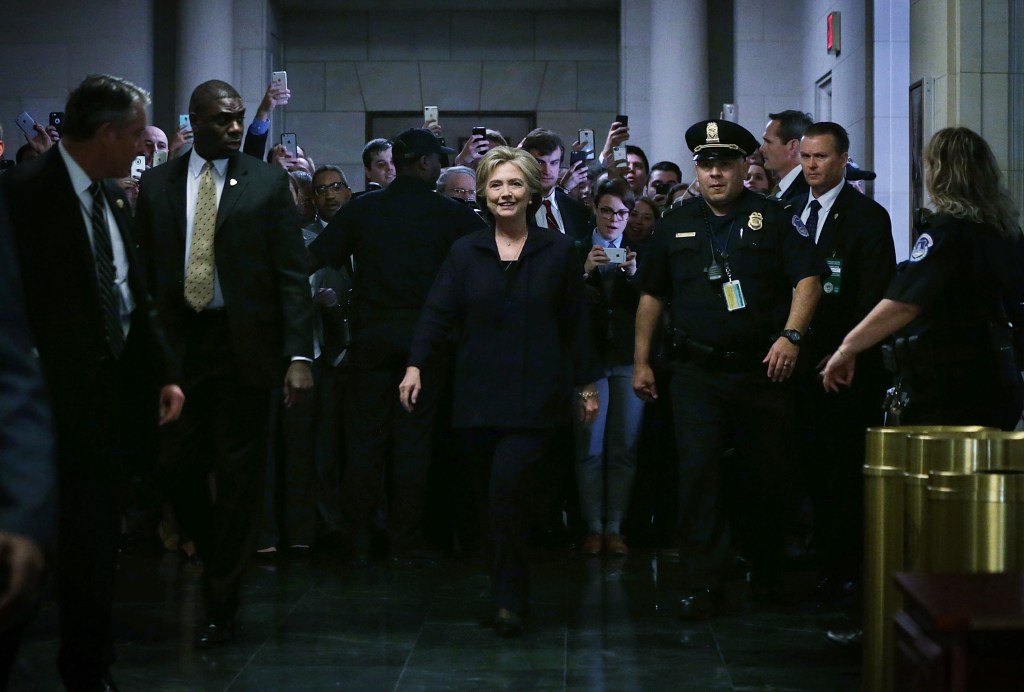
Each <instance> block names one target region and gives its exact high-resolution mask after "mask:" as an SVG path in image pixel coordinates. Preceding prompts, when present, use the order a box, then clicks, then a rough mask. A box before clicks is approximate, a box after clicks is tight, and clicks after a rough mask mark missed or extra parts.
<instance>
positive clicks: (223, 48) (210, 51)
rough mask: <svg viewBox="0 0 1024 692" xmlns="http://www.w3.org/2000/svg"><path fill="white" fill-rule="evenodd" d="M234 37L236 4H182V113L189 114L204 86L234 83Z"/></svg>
mask: <svg viewBox="0 0 1024 692" xmlns="http://www.w3.org/2000/svg"><path fill="white" fill-rule="evenodd" d="M234 35H235V28H234V15H233V5H232V0H180V2H179V4H178V56H177V70H176V76H177V80H176V83H177V97H176V99H175V102H176V103H177V104H178V107H179V112H181V113H187V112H188V99H189V97H190V96H191V95H192V90H193V89H195V88H196V87H197V86H199V85H200V84H201V83H203V82H205V81H207V80H209V79H222V80H224V81H225V82H229V83H230V82H232V81H233V80H234V76H235V69H234V66H235V60H234V58H235V41H234ZM234 86H235V88H239V85H234Z"/></svg>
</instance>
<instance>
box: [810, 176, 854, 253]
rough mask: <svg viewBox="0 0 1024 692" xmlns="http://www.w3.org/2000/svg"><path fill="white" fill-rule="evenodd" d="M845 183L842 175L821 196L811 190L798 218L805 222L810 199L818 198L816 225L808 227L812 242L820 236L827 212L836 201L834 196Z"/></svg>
mask: <svg viewBox="0 0 1024 692" xmlns="http://www.w3.org/2000/svg"><path fill="white" fill-rule="evenodd" d="M845 184H846V178H845V177H844V178H843V179H841V180H840V181H839V184H838V185H836V186H835V187H834V188H832V189H831V190H829V191H828V192H826V193H825V194H823V195H822V196H821V197H815V196H814V190H811V194H810V196H809V197H808V198H807V204H806V205H805V206H804V211H803V213H802V214H801V215H800V220H801V221H804V222H806V221H807V217H808V216H809V215H810V213H811V201H812V200H815V199H816V200H818V204H820V205H821V209H819V210H818V227H817V228H808V229H807V230H808V231H810V232H811V234H812V235H811V239H812V240H813V241H814V242H818V238H820V237H821V229H822V228H823V227H824V226H825V220H826V219H827V218H828V212H829V210H830V209H831V208H832V205H833V204H835V203H836V197H838V196H839V193H840V192H842V191H843V185H845Z"/></svg>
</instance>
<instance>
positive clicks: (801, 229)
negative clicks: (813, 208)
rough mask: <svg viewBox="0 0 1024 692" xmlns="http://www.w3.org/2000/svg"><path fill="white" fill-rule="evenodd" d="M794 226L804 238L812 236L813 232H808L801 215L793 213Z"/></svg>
mask: <svg viewBox="0 0 1024 692" xmlns="http://www.w3.org/2000/svg"><path fill="white" fill-rule="evenodd" d="M793 228H795V229H796V232H797V233H799V234H800V235H802V236H803V237H804V238H810V237H811V234H810V233H808V232H807V226H805V225H804V222H803V221H801V220H800V217H799V216H797V215H796V214H794V215H793Z"/></svg>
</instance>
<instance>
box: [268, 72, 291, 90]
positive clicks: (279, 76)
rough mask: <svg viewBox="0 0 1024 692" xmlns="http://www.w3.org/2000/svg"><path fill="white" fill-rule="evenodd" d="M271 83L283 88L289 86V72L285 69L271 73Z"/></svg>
mask: <svg viewBox="0 0 1024 692" xmlns="http://www.w3.org/2000/svg"><path fill="white" fill-rule="evenodd" d="M270 83H271V84H277V85H279V86H280V87H281V88H282V89H287V88H288V73H287V72H286V71H284V70H281V71H279V72H271V73H270Z"/></svg>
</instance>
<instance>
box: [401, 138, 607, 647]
mask: <svg viewBox="0 0 1024 692" xmlns="http://www.w3.org/2000/svg"><path fill="white" fill-rule="evenodd" d="M477 198H478V200H479V201H480V207H481V209H484V210H486V213H487V215H488V218H489V220H490V222H491V228H489V229H487V230H482V231H477V232H476V233H471V234H469V235H467V236H464V237H463V238H461V239H459V240H458V241H456V242H455V244H454V245H452V249H451V253H450V254H449V255H448V259H447V260H445V263H444V266H443V267H442V268H441V272H440V273H439V274H438V276H437V279H436V280H435V281H434V286H433V288H432V289H431V291H430V296H429V297H428V299H427V303H426V305H425V306H424V307H423V312H422V313H421V315H420V320H419V324H418V326H417V328H416V336H415V338H414V340H413V344H412V349H411V351H410V355H409V367H408V368H407V369H406V374H405V379H403V380H402V383H401V384H400V385H399V397H400V399H401V403H402V405H403V406H404V407H405V408H406V410H410V411H411V410H412V408H413V407H414V406H415V405H416V400H417V398H418V397H419V394H420V391H421V389H422V386H423V385H422V382H421V380H420V370H421V369H422V368H423V367H424V366H425V365H427V364H428V363H429V362H430V361H431V359H432V358H434V357H436V355H437V353H438V352H439V351H440V350H441V346H442V344H443V343H444V342H445V341H446V340H447V339H448V338H449V337H450V336H451V335H452V334H453V333H454V334H455V335H456V336H455V344H456V347H455V348H456V365H455V402H454V407H453V414H452V422H453V426H454V427H455V428H457V429H460V430H461V432H462V437H463V442H464V445H465V450H466V455H467V457H468V459H469V462H470V464H471V465H472V467H473V472H474V475H475V476H476V479H477V483H476V487H477V488H478V497H479V506H480V507H481V509H482V508H484V507H486V508H487V515H488V517H489V529H490V531H489V533H490V540H491V558H492V561H491V564H492V566H491V589H492V592H493V598H494V607H495V614H494V617H493V618H492V619H489V621H488V622H489V624H491V625H493V626H494V627H495V629H496V631H497V633H498V634H499V635H500V636H505V637H510V636H518V635H519V634H521V633H522V630H523V616H524V615H525V613H526V611H527V609H528V566H527V536H528V529H529V525H528V520H529V518H530V516H531V511H530V510H531V507H530V503H531V500H533V498H535V497H536V496H538V495H539V494H540V493H539V492H538V491H539V488H538V487H537V485H538V479H537V477H536V474H537V471H538V467H539V466H540V465H541V464H542V463H543V461H544V460H545V459H546V458H547V451H548V448H549V446H550V444H551V440H552V437H553V434H554V432H555V431H556V430H557V429H558V428H559V427H561V426H564V425H566V424H567V423H568V417H569V415H570V412H571V411H572V410H573V406H572V403H573V400H574V399H575V403H576V411H577V415H578V416H579V418H580V420H581V421H583V422H584V424H588V425H589V424H590V423H592V422H593V421H594V419H595V418H596V416H597V413H598V409H599V403H598V398H597V388H596V386H595V385H594V381H595V380H596V379H598V377H600V375H601V371H600V369H599V368H598V366H597V364H596V363H595V361H594V357H593V354H592V349H591V346H590V342H589V340H588V338H587V331H588V321H587V306H586V298H585V294H584V287H583V267H582V266H581V264H580V260H579V259H578V257H577V256H576V249H575V246H574V244H573V241H572V240H570V239H569V238H567V237H565V236H564V235H562V234H561V233H557V232H554V231H549V230H547V229H544V228H539V227H538V226H537V225H536V224H535V223H534V221H533V219H534V216H535V214H534V212H535V211H536V209H537V205H538V204H539V199H540V182H539V175H538V168H537V163H536V162H535V161H534V159H533V157H532V156H530V155H529V154H528V153H527V152H525V151H523V150H522V149H513V148H510V147H495V148H494V149H492V150H491V151H490V152H488V153H487V154H486V155H485V156H484V157H483V159H481V160H480V164H479V165H478V166H477ZM574 392H575V393H574Z"/></svg>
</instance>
